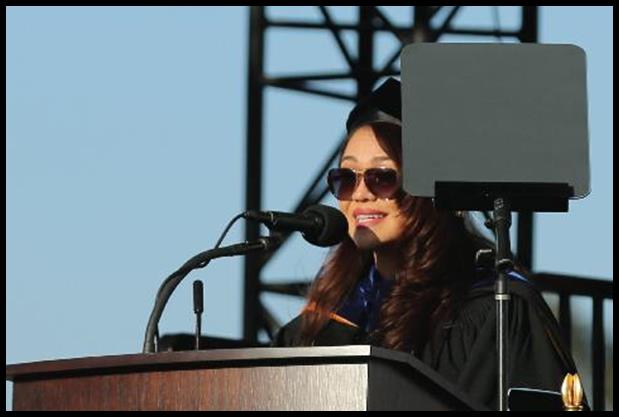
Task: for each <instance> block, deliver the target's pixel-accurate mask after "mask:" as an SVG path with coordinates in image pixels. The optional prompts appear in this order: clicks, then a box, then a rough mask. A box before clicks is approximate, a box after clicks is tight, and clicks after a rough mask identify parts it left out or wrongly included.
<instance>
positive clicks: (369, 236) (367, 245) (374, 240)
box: [352, 227, 381, 250]
mask: <svg viewBox="0 0 619 417" xmlns="http://www.w3.org/2000/svg"><path fill="white" fill-rule="evenodd" d="M352 240H353V241H354V242H355V245H357V248H359V249H360V250H373V249H375V248H377V247H378V246H380V245H381V241H380V239H379V238H378V236H376V234H374V232H373V231H372V230H371V229H370V228H368V227H358V228H357V229H356V230H355V234H354V235H353V237H352Z"/></svg>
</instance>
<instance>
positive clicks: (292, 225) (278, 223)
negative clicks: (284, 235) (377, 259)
mask: <svg viewBox="0 0 619 417" xmlns="http://www.w3.org/2000/svg"><path fill="white" fill-rule="evenodd" d="M243 217H244V218H246V219H247V220H256V221H258V222H260V223H263V224H264V225H265V226H266V227H267V228H268V229H269V230H277V231H298V232H301V234H302V235H303V238H304V239H305V240H307V241H308V242H309V243H311V244H312V245H316V246H332V245H335V244H337V243H340V242H341V241H342V240H344V238H345V237H346V234H347V233H348V221H347V220H346V217H344V215H343V214H342V213H341V212H340V211H339V210H338V209H335V208H333V207H329V206H325V205H322V204H316V205H313V206H310V207H308V208H306V209H305V210H304V211H303V213H300V214H299V213H282V212H279V211H255V210H249V211H246V212H245V213H243Z"/></svg>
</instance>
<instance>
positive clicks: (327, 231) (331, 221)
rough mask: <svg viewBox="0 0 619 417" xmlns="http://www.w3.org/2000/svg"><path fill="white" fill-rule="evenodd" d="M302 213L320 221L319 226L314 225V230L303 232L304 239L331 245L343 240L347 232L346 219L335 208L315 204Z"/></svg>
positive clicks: (313, 242)
mask: <svg viewBox="0 0 619 417" xmlns="http://www.w3.org/2000/svg"><path fill="white" fill-rule="evenodd" d="M303 214H304V215H306V216H311V217H313V218H315V219H317V220H318V221H319V222H320V223H321V226H320V227H316V229H315V230H314V231H312V232H305V233H303V237H304V238H305V240H307V241H308V242H309V243H311V244H312V245H316V246H333V245H335V244H338V243H340V242H341V241H342V240H344V238H345V237H346V235H347V234H348V221H347V220H346V217H345V216H344V215H343V214H342V212H341V211H339V210H338V209H336V208H333V207H329V206H325V205H323V204H316V205H313V206H309V207H308V208H306V209H305V210H304V211H303Z"/></svg>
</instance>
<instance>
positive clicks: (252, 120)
mask: <svg viewBox="0 0 619 417" xmlns="http://www.w3.org/2000/svg"><path fill="white" fill-rule="evenodd" d="M270 7H275V6H270ZM315 7H317V9H318V11H319V13H320V15H321V16H322V22H318V23H317V22H309V21H298V20H297V21H289V20H282V19H270V18H267V15H266V8H267V6H251V7H250V16H249V29H250V30H249V71H248V101H247V105H248V107H247V151H246V158H247V159H246V167H247V170H246V187H247V188H246V210H260V209H262V204H261V196H262V189H261V185H262V172H263V170H262V161H263V155H262V144H263V103H264V95H265V91H266V90H267V89H268V88H279V89H287V90H294V91H300V92H304V93H307V94H308V95H313V96H321V97H325V98H330V99H337V100H346V101H349V102H351V104H352V103H354V102H356V101H358V100H359V99H362V98H363V97H365V96H366V95H368V94H369V93H370V92H371V91H372V89H373V88H374V87H375V85H376V83H377V82H378V81H379V80H380V79H381V78H382V77H385V76H398V75H399V70H398V68H396V66H395V64H396V62H397V60H398V58H399V56H400V50H401V48H397V51H396V52H395V53H394V54H393V55H391V56H390V57H389V59H387V60H386V63H385V64H383V65H381V66H380V67H379V68H376V63H375V62H374V56H375V52H376V48H375V42H374V40H375V35H376V34H378V33H382V32H387V33H392V34H393V35H394V36H395V38H396V39H397V41H398V42H399V43H400V45H401V46H402V47H403V46H405V45H406V44H409V43H411V42H438V41H441V38H442V37H444V36H446V35H468V36H471V37H473V38H472V39H471V41H472V42H474V41H475V39H474V37H476V36H477V37H480V38H486V39H487V38H488V37H492V38H495V39H496V40H497V41H498V42H501V41H503V40H511V41H517V42H537V41H538V8H537V7H536V6H517V7H518V8H519V9H520V13H521V22H520V27H519V28H518V29H515V30H503V29H501V28H500V27H499V26H500V25H499V22H498V10H499V9H500V7H501V6H486V7H488V8H490V10H491V11H492V12H493V13H494V20H495V21H494V25H495V27H494V28H493V29H487V28H474V27H467V28H460V27H457V26H456V25H455V23H454V19H455V18H456V16H458V14H460V13H461V12H462V10H463V9H464V8H466V7H471V6H410V18H411V20H410V24H408V25H404V26H402V25H401V24H399V25H398V24H395V23H393V22H392V21H391V20H390V19H389V17H388V16H387V14H386V13H385V11H384V10H383V9H381V7H380V6H356V7H357V8H358V19H357V22H356V23H349V22H346V23H341V22H337V19H335V18H334V16H333V13H332V11H333V9H332V7H337V6H331V7H330V8H328V7H326V6H315ZM349 7H350V6H349ZM407 7H409V6H407ZM275 28H277V29H287V30H299V31H316V30H318V31H326V32H328V33H330V35H331V36H332V38H333V41H334V46H335V47H336V48H337V50H338V51H339V53H340V54H341V56H342V57H343V59H344V60H345V61H346V64H347V68H346V70H345V71H335V72H334V71H324V72H316V73H307V74H290V75H284V76H282V75H279V76H277V77H273V76H270V75H269V74H266V73H265V65H264V51H265V39H266V37H265V32H266V31H267V29H275ZM344 32H354V33H356V35H357V48H356V50H354V51H353V50H351V49H350V48H349V47H348V46H347V45H346V43H345V42H344V37H343V33H344ZM330 80H353V81H355V83H356V94H344V93H342V92H340V91H334V90H330V89H329V88H326V87H325V86H318V84H319V83H320V82H321V81H330ZM343 139H344V138H340V140H339V141H337V144H336V145H337V146H335V147H334V148H333V149H332V150H331V151H330V152H329V153H328V154H327V155H326V158H325V159H324V162H323V163H322V164H321V165H320V168H319V169H318V172H316V174H315V176H314V177H313V179H312V180H311V181H309V182H308V184H307V186H306V188H305V191H304V192H303V193H302V194H301V195H300V196H299V198H298V200H297V203H296V205H295V207H294V211H297V212H298V211H302V210H303V209H304V208H306V207H307V206H309V205H312V204H316V203H318V202H320V201H321V200H322V199H323V198H324V197H325V195H326V194H327V192H328V190H327V186H326V184H325V181H324V178H325V174H326V172H327V170H328V169H329V168H330V167H331V166H332V165H333V164H334V162H335V161H336V159H337V155H338V151H339V148H340V145H341V141H342V140H343ZM484 215H485V216H486V217H487V216H489V215H488V213H484ZM533 219H534V215H533V213H518V216H517V221H516V227H517V242H516V245H515V247H516V258H517V260H518V261H519V262H520V263H521V264H522V265H524V266H526V267H528V268H529V269H531V266H532V264H533ZM259 233H260V226H259V225H258V224H256V223H249V222H248V223H246V229H245V238H246V240H254V239H256V238H258V236H259ZM288 237H289V234H285V235H284V239H287V238H288ZM274 254H275V252H270V253H267V254H258V255H250V256H247V257H246V258H245V265H244V278H245V283H244V313H243V323H244V327H243V337H244V340H245V342H247V343H250V344H251V343H254V344H257V343H258V333H259V331H261V330H263V331H265V332H266V334H267V335H268V336H269V337H270V338H272V337H273V334H274V332H275V331H276V330H277V329H278V328H279V327H280V323H278V321H277V319H276V318H275V317H274V315H273V314H272V313H271V312H270V311H269V310H268V309H267V308H266V307H265V306H264V305H263V303H262V302H261V297H260V295H261V293H263V292H267V293H276V294H286V295H294V296H302V295H303V294H304V293H305V291H306V289H307V287H308V285H309V283H310V279H309V278H308V277H299V278H297V279H292V278H291V279H290V281H289V282H287V283H277V284H267V283H263V282H262V280H261V272H262V270H263V268H264V267H265V265H266V264H267V263H268V262H269V260H270V259H272V257H273V256H274ZM533 277H534V278H535V279H536V282H538V283H539V284H540V285H541V287H542V288H543V289H544V290H545V291H550V292H555V293H558V294H559V296H560V306H559V308H560V312H559V322H560V324H561V327H562V328H563V329H564V330H565V331H566V332H567V334H566V336H568V340H569V331H570V330H569V329H570V327H571V326H570V314H569V311H570V303H569V296H570V295H587V296H590V297H591V298H593V300H594V323H593V326H594V335H593V336H594V337H593V341H592V343H593V344H592V347H593V355H592V356H593V365H594V370H593V372H594V375H593V392H594V395H593V397H594V398H593V406H594V407H593V408H594V409H597V410H601V409H603V408H604V368H605V366H604V352H603V346H604V340H605V339H604V331H603V318H602V308H601V305H602V302H603V300H604V299H611V300H612V283H610V286H609V284H608V283H607V282H603V281H600V280H595V279H589V278H577V277H568V276H564V275H561V276H559V275H551V274H533ZM566 280H569V281H570V284H569V285H568V288H567V290H566V286H565V285H566ZM600 346H601V348H600ZM600 349H601V350H600Z"/></svg>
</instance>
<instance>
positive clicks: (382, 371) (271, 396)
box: [6, 346, 484, 411]
mask: <svg viewBox="0 0 619 417" xmlns="http://www.w3.org/2000/svg"><path fill="white" fill-rule="evenodd" d="M6 378H7V380H12V381H13V382H14V389H13V409H14V410H15V411H18V410H228V411H231V410H261V411H268V410H334V411H335V410H337V411H344V410H355V411H366V410H367V411H369V410H477V409H484V407H483V406H480V405H478V404H474V403H473V402H471V401H470V400H469V399H467V398H466V396H465V395H464V394H462V393H461V392H458V391H457V390H456V389H455V388H454V387H452V386H451V385H450V384H448V383H447V382H446V381H445V380H443V379H442V378H441V376H440V375H438V374H436V373H435V372H434V371H432V370H431V369H429V368H427V367H426V366H425V365H424V364H423V363H421V362H419V361H417V360H415V358H412V357H410V355H406V354H404V353H401V352H393V351H389V350H386V349H381V348H376V347H372V346H337V347H312V348H305V347H304V348H251V349H220V350H206V351H193V352H164V353H155V354H137V355H122V356H105V357H95V358H77V359H66V360H57V361H45V362H35V363H27V364H16V365H9V366H7V368H6Z"/></svg>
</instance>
